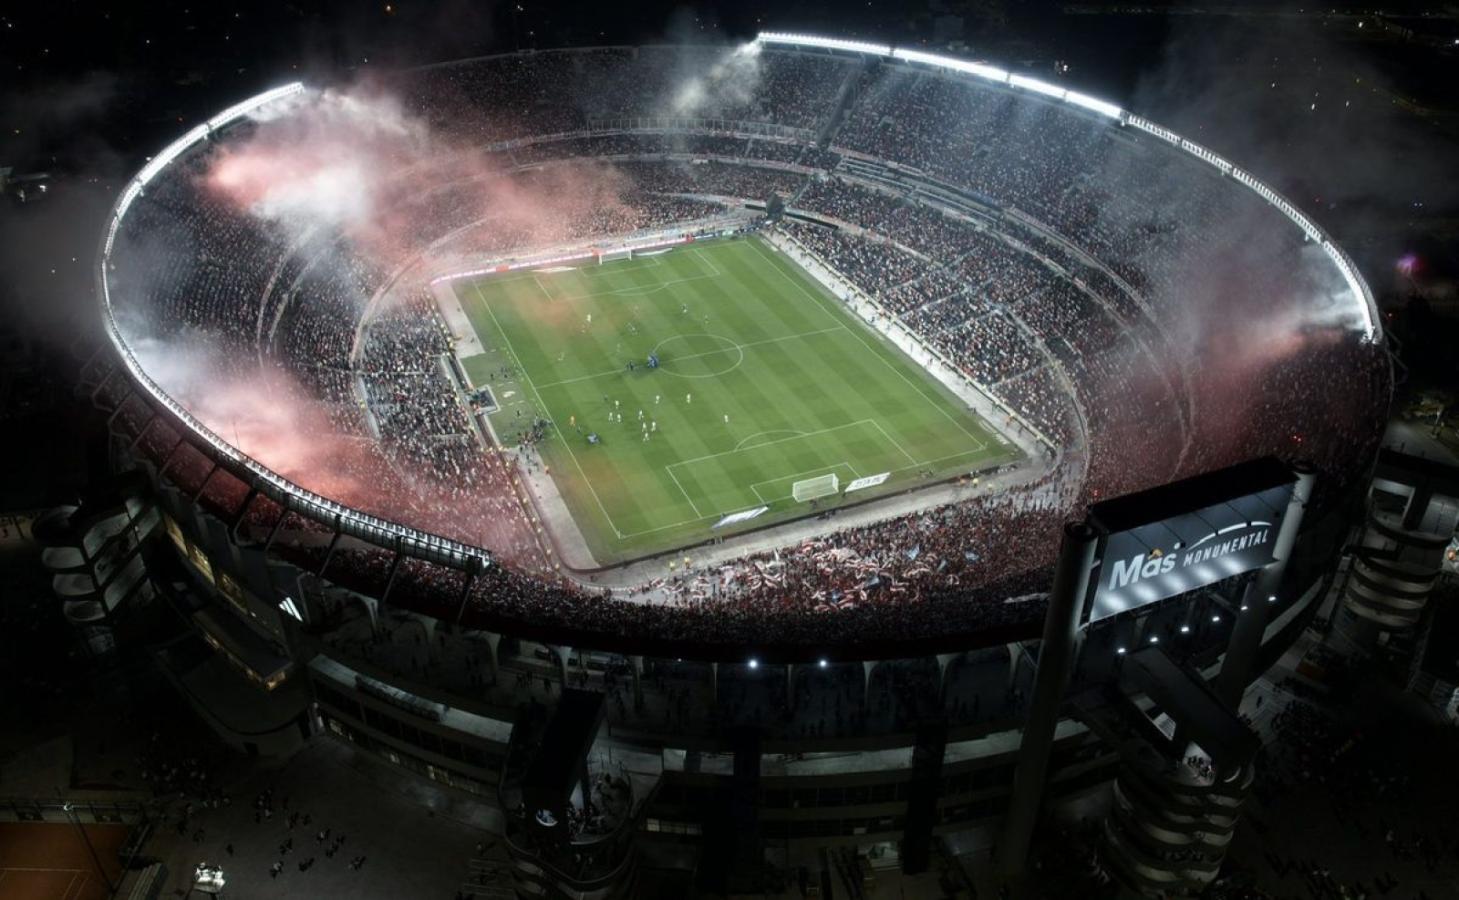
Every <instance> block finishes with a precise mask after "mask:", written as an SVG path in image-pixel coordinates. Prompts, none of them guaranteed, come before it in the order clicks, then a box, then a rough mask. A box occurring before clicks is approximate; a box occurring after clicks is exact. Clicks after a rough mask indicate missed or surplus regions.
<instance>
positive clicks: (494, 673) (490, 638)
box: [485, 631, 502, 687]
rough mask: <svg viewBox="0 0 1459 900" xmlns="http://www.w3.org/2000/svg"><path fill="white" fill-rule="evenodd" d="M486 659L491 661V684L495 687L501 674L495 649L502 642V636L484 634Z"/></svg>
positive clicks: (489, 633)
mask: <svg viewBox="0 0 1459 900" xmlns="http://www.w3.org/2000/svg"><path fill="white" fill-rule="evenodd" d="M485 634H486V649H487V659H488V660H490V661H491V683H492V686H493V687H495V686H496V683H497V677H498V676H499V675H500V674H501V660H500V659H498V658H497V647H498V646H499V645H500V644H501V642H502V636H501V635H500V634H498V633H496V632H495V631H488V632H485Z"/></svg>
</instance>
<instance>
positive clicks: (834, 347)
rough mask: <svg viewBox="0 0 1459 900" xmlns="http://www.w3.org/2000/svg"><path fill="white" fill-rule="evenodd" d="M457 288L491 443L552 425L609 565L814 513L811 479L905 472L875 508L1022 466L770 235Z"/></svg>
mask: <svg viewBox="0 0 1459 900" xmlns="http://www.w3.org/2000/svg"><path fill="white" fill-rule="evenodd" d="M454 289H455V291H456V294H457V297H458V298H459V299H460V301H461V304H462V307H463V308H464V309H465V311H466V313H467V315H468V317H469V318H470V319H471V322H472V325H473V327H475V329H476V331H477V335H478V336H479V337H480V339H481V343H482V346H483V347H484V348H485V349H486V352H485V353H482V354H480V355H477V356H472V357H469V358H467V359H465V360H464V361H463V365H464V367H465V369H466V372H467V375H468V376H469V377H470V378H471V380H472V382H473V383H474V384H476V385H489V386H490V387H491V389H492V391H493V393H494V394H495V396H496V397H497V400H498V402H499V403H500V404H502V408H501V409H500V410H499V411H498V412H496V413H494V414H493V416H492V426H493V428H494V430H495V431H496V433H497V434H498V436H499V437H500V438H501V439H502V441H503V442H505V443H506V444H508V446H514V445H515V443H516V440H517V436H518V435H519V433H520V432H522V431H523V430H524V429H525V428H526V427H527V426H528V425H529V424H530V422H531V421H532V419H533V417H534V416H540V417H542V418H544V419H547V420H549V421H551V422H552V423H553V424H554V426H555V428H553V429H552V433H551V434H549V436H548V437H547V439H546V440H545V441H544V443H543V446H542V453H543V457H544V459H545V461H546V463H547V464H548V466H550V468H551V471H552V477H553V479H554V480H555V482H556V484H557V486H558V489H559V491H560V492H561V493H562V495H563V497H564V499H565V500H566V502H567V505H568V507H569V509H570V511H571V513H572V515H573V518H574V519H575V520H576V522H577V524H578V526H579V528H580V529H581V531H582V532H583V535H584V537H585V538H586V540H587V541H588V544H589V547H590V549H591V550H592V552H593V555H594V557H595V558H596V559H597V560H598V561H599V563H601V564H604V565H607V564H612V563H617V562H622V561H624V560H627V559H631V558H634V557H638V556H643V555H647V554H650V553H655V552H659V551H664V550H669V549H673V548H675V547H679V546H684V545H688V544H692V543H696V542H699V541H702V540H705V539H708V538H710V537H712V536H714V535H716V534H721V533H730V532H733V531H734V530H736V529H734V528H729V529H721V530H718V531H715V530H712V526H713V525H714V524H715V523H716V522H718V521H719V520H720V518H721V517H722V516H724V515H725V514H727V513H732V512H737V511H740V510H745V509H748V508H754V507H758V506H762V505H768V506H769V507H770V509H769V510H768V511H767V512H766V513H765V514H763V515H761V516H760V517H758V518H756V519H754V520H752V521H751V522H749V523H747V524H745V525H743V526H740V527H739V529H738V530H745V529H746V528H758V527H762V526H764V525H767V524H771V523H773V522H777V521H784V520H785V519H788V518H792V517H795V516H798V515H806V514H808V513H810V512H812V511H813V510H812V509H811V508H810V506H809V504H806V503H801V502H797V501H795V500H793V499H792V497H791V485H792V484H793V483H794V482H795V481H798V480H802V479H808V478H812V477H815V476H818V475H824V474H827V473H832V472H834V473H836V474H837V475H838V476H839V478H840V480H841V485H842V487H843V488H844V487H845V485H846V484H847V483H848V482H849V481H851V480H852V479H853V478H856V477H859V476H869V475H875V474H879V473H882V472H891V477H890V479H888V481H887V482H886V483H885V484H884V485H882V486H880V487H878V488H873V489H871V490H867V491H864V492H858V493H855V494H852V495H850V496H851V497H852V498H855V499H857V500H861V499H867V498H869V497H872V496H877V495H884V494H886V493H889V492H894V491H899V490H903V489H906V488H908V487H911V486H915V485H916V484H918V483H925V482H926V481H927V480H928V479H929V478H934V479H935V478H945V477H951V476H953V475H956V474H959V473H964V472H970V471H974V470H978V469H983V468H986V467H988V466H991V465H995V464H1000V463H1004V462H1007V461H1009V460H1012V459H1015V458H1017V457H1018V456H1019V455H1020V453H1019V451H1018V450H1017V449H1016V448H1015V447H1014V446H1013V445H1012V444H1010V443H1008V442H1007V441H1006V440H1005V439H1004V438H1002V437H1001V436H1000V435H998V434H997V433H996V432H994V431H993V429H992V428H990V427H989V426H988V425H987V424H986V423H984V422H983V421H982V420H981V419H980V418H979V417H978V416H977V415H976V414H974V413H972V412H971V411H969V410H968V409H967V407H966V406H965V405H964V404H963V403H962V402H961V401H959V400H958V399H957V398H956V397H955V396H953V395H952V393H951V392H949V391H948V390H946V388H944V387H943V386H942V385H940V384H938V383H937V382H936V381H935V380H934V379H933V378H932V377H931V376H930V375H928V373H927V372H926V371H925V370H923V369H922V368H921V367H920V366H918V365H917V364H916V363H914V362H913V361H911V360H910V359H908V358H907V357H906V356H905V355H904V354H902V353H901V352H900V351H899V350H897V349H896V348H895V347H894V346H892V344H891V343H890V342H888V341H886V340H885V339H883V338H882V337H881V336H880V335H878V334H876V333H875V332H873V331H872V330H871V329H869V328H867V327H866V326H865V325H863V324H862V323H861V322H860V321H859V320H858V319H857V318H856V317H855V316H854V315H853V314H852V313H851V312H849V311H848V310H846V309H845V308H844V307H843V306H842V304H841V303H840V302H839V301H838V300H836V298H835V297H833V296H832V295H830V294H829V293H828V292H826V291H825V290H824V289H823V288H822V287H821V286H820V285H819V284H818V283H817V282H815V281H814V280H813V279H812V278H811V277H810V276H808V275H807V274H806V273H805V272H803V271H802V270H801V269H800V267H799V266H797V265H796V264H795V263H794V262H793V261H792V260H790V259H789V258H788V257H786V256H785V255H784V254H782V253H780V252H779V251H777V250H775V249H774V248H773V247H771V246H770V245H769V244H767V243H765V242H763V241H762V240H761V239H759V238H740V239H734V240H723V241H713V242H707V243H699V244H694V245H690V246H686V247H679V248H675V249H673V250H671V251H669V252H667V253H662V254H658V255H653V256H639V257H636V258H634V259H631V260H620V261H615V262H608V263H605V264H603V265H587V266H583V267H581V268H576V269H573V270H571V271H558V272H543V271H538V272H520V273H513V274H510V275H502V276H488V277H484V278H479V279H475V280H468V281H460V282H457V283H456V284H455V285H454ZM590 317H591V319H590ZM650 352H656V353H657V354H658V356H659V359H660V367H659V368H658V369H656V370H650V369H648V368H647V367H645V366H644V365H643V362H644V360H645V359H646V358H647V357H648V355H649V353H650ZM629 360H634V361H635V362H637V363H638V366H637V368H636V369H635V370H634V371H628V369H627V362H628V361H629ZM640 410H641V411H642V413H643V422H646V423H649V427H650V428H651V429H655V430H651V431H650V432H648V435H647V437H648V439H647V440H645V439H644V434H645V432H644V430H643V424H642V423H641V422H640V419H639V412H640ZM616 414H621V415H622V422H621V423H620V422H618V421H616V420H615V415H616ZM726 417H727V418H726ZM590 432H596V433H597V434H598V435H599V437H600V438H601V443H598V444H590V443H589V442H588V439H587V435H588V434H589V433H590ZM842 502H844V501H843V500H840V499H838V498H835V497H832V498H828V499H826V500H822V501H821V508H822V509H824V508H826V507H827V506H829V505H833V504H838V503H842Z"/></svg>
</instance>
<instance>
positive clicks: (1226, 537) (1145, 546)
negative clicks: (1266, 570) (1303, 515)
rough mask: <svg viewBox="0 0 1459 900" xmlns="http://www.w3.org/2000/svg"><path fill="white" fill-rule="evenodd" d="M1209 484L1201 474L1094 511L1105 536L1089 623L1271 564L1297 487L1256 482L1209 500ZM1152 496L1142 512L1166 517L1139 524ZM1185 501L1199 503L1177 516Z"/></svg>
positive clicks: (1268, 480) (1090, 601) (1094, 576)
mask: <svg viewBox="0 0 1459 900" xmlns="http://www.w3.org/2000/svg"><path fill="white" fill-rule="evenodd" d="M1226 471H1228V472H1229V471H1231V470H1226ZM1214 474H1215V475H1217V476H1219V475H1222V474H1223V473H1214ZM1259 474H1260V473H1259ZM1265 474H1266V475H1268V476H1271V475H1272V473H1271V472H1267V473H1265ZM1279 477H1280V476H1277V478H1279ZM1289 477H1290V475H1289ZM1205 478H1207V476H1201V477H1200V478H1197V479H1190V480H1189V481H1186V482H1180V483H1178V484H1176V485H1167V486H1165V487H1162V488H1156V489H1154V490H1153V491H1147V492H1145V494H1141V495H1134V496H1131V497H1121V498H1118V499H1116V500H1113V501H1109V503H1108V504H1096V505H1095V506H1093V507H1091V508H1090V523H1091V524H1093V525H1094V526H1095V528H1096V529H1098V530H1099V531H1100V532H1101V533H1102V534H1101V537H1100V541H1099V552H1098V555H1097V559H1098V560H1099V561H1098V562H1097V563H1096V565H1095V568H1094V571H1093V573H1092V574H1091V576H1090V594H1089V597H1088V603H1087V605H1086V607H1085V609H1086V613H1087V616H1088V619H1087V620H1088V621H1089V622H1097V621H1099V620H1100V619H1104V618H1108V617H1109V616H1115V615H1119V614H1120V613H1122V612H1126V611H1128V610H1131V609H1135V608H1137V607H1141V606H1144V605H1146V604H1149V603H1155V602H1158V601H1160V600H1164V599H1165V598H1167V597H1172V596H1175V595H1176V594H1182V593H1185V592H1186V591H1193V590H1195V589H1197V588H1201V587H1205V586H1206V585H1208V584H1213V583H1215V582H1217V581H1221V580H1223V579H1226V578H1230V577H1232V576H1233V575H1240V574H1242V573H1243V572H1250V571H1252V570H1253V569H1259V568H1261V567H1262V566H1265V565H1267V564H1268V563H1270V562H1272V559H1273V556H1272V552H1273V548H1274V547H1275V546H1276V541H1277V530H1278V528H1279V527H1280V525H1281V516H1282V514H1283V513H1284V512H1285V511H1286V508H1287V501H1288V498H1289V497H1290V496H1291V493H1292V483H1291V482H1290V481H1289V482H1287V483H1284V484H1276V485H1273V484H1272V481H1273V480H1277V478H1272V477H1267V478H1265V479H1261V478H1258V479H1257V482H1256V484H1249V485H1248V487H1256V486H1259V489H1257V490H1253V491H1251V492H1249V493H1240V494H1237V495H1235V496H1229V498H1228V499H1222V500H1217V501H1216V502H1211V501H1212V500H1213V499H1214V497H1213V496H1212V494H1213V491H1211V490H1203V489H1202V488H1209V487H1212V486H1213V484H1214V485H1215V486H1216V487H1219V486H1220V485H1219V484H1218V483H1214V482H1212V481H1205V482H1203V483H1202V479H1205ZM1230 483H1231V482H1230V480H1229V479H1228V484H1230ZM1147 496H1148V497H1149V498H1150V500H1149V503H1148V504H1144V505H1143V508H1144V509H1148V510H1149V511H1150V512H1152V513H1155V514H1157V515H1158V514H1160V513H1165V515H1163V516H1162V517H1160V518H1152V519H1148V520H1146V521H1143V522H1139V521H1138V519H1139V513H1140V511H1141V509H1142V504H1141V503H1140V500H1141V498H1144V497H1147ZM1182 499H1186V500H1192V501H1194V502H1193V503H1191V504H1190V505H1188V506H1186V507H1185V509H1184V511H1180V510H1179V506H1180V502H1181V500H1182ZM1196 503H1199V504H1200V505H1198V506H1197V505H1195V504H1196ZM1106 505H1108V506H1109V507H1110V510H1109V513H1110V514H1109V515H1108V516H1107V517H1104V518H1103V519H1102V517H1101V507H1105V506H1106ZM1192 506H1194V508H1191V507H1192ZM1111 526H1114V527H1111Z"/></svg>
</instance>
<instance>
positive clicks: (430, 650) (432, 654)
mask: <svg viewBox="0 0 1459 900" xmlns="http://www.w3.org/2000/svg"><path fill="white" fill-rule="evenodd" d="M416 620H417V621H419V622H420V624H421V626H422V627H423V628H425V630H426V659H427V660H432V659H439V658H440V654H439V653H437V652H436V620H435V619H433V618H431V617H430V616H416Z"/></svg>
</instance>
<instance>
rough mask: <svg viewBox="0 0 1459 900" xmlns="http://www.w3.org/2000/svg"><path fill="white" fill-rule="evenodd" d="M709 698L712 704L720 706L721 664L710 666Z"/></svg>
mask: <svg viewBox="0 0 1459 900" xmlns="http://www.w3.org/2000/svg"><path fill="white" fill-rule="evenodd" d="M709 697H710V702H712V703H713V704H714V705H715V706H719V663H717V662H712V663H710V664H709Z"/></svg>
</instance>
